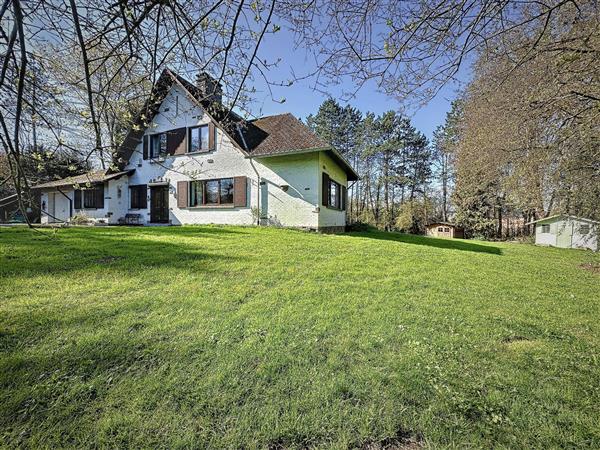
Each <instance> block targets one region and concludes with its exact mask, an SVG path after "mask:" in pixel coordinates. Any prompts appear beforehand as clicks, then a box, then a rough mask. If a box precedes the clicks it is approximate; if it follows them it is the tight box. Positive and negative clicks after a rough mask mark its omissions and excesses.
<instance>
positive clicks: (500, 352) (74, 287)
mask: <svg viewBox="0 0 600 450" xmlns="http://www.w3.org/2000/svg"><path fill="white" fill-rule="evenodd" d="M48 236H52V238H51V239H49V238H48ZM599 264H600V257H599V256H598V255H594V254H592V253H591V252H586V251H577V250H562V249H551V248H539V247H534V246H531V245H523V244H503V243H483V242H477V241H450V240H438V239H433V238H425V237H415V236H406V235H401V234H392V233H375V232H373V233H357V234H347V235H337V236H331V235H317V234H309V233H303V232H298V231H289V230H276V229H254V228H229V227H223V228H221V227H179V228H78V229H66V230H60V231H58V232H57V233H53V232H52V231H51V230H47V229H46V230H40V231H29V230H26V229H7V228H4V229H0V443H1V444H0V446H6V447H33V448H39V447H48V448H57V447H72V448H84V447H112V448H126V447H129V448H140V447H144V448H159V447H164V448H175V447H185V448H305V447H309V448H312V447H316V448H337V449H346V448H370V449H376V448H404V447H405V448H419V447H421V446H422V447H434V448H439V447H454V448H492V447H496V448H497V447H511V448H531V447H536V448H556V447H571V448H572V447H588V448H598V447H600V274H599V273H596V272H595V271H594V267H596V266H597V265H599ZM582 265H584V266H583V267H582Z"/></svg>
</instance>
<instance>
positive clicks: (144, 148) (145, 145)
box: [142, 135, 149, 159]
mask: <svg viewBox="0 0 600 450" xmlns="http://www.w3.org/2000/svg"><path fill="white" fill-rule="evenodd" d="M142 141H143V144H142V152H143V154H142V158H143V159H148V147H149V136H148V135H145V136H143V137H142Z"/></svg>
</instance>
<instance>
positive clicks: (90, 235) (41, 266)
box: [0, 227, 236, 279]
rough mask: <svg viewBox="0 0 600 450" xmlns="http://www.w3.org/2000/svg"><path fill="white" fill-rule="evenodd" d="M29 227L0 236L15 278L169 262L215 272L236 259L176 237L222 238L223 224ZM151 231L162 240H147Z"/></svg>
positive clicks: (6, 271)
mask: <svg viewBox="0 0 600 450" xmlns="http://www.w3.org/2000/svg"><path fill="white" fill-rule="evenodd" d="M25 233H31V232H30V231H29V230H25V229H24V230H20V231H19V232H12V233H5V234H3V235H2V236H0V237H1V238H2V239H0V241H1V243H2V246H3V247H4V251H3V252H0V275H1V276H2V277H4V278H5V279H8V278H10V277H11V276H12V277H22V276H34V275H43V274H49V273H52V274H55V273H65V272H71V271H83V270H87V269H96V270H101V271H107V270H127V271H129V272H131V271H134V272H135V271H143V270H145V269H151V268H160V267H167V268H172V269H174V270H179V271H182V270H191V269H194V270H203V271H210V270H211V266H212V265H213V263H214V262H216V261H219V260H222V259H235V257H232V256H231V255H228V256H225V255H221V254H217V253H215V252H206V251H204V248H203V247H200V246H198V245H194V244H189V243H187V244H186V243H180V242H177V241H176V240H175V239H170V238H173V237H186V238H189V237H199V238H200V237H202V238H211V239H218V238H219V237H220V235H221V234H222V233H224V234H226V235H229V234H230V233H236V231H233V230H226V229H219V228H202V229H194V228H189V229H186V228H180V227H179V228H177V229H175V227H169V228H168V229H167V228H166V227H165V228H156V229H140V228H133V227H131V228H125V227H122V228H121V227H118V228H117V227H114V228H113V227H111V228H73V229H69V230H68V231H66V230H64V231H63V230H61V231H60V232H58V233H57V234H56V235H55V236H54V237H50V238H48V237H43V236H38V235H35V234H30V236H28V237H27V238H24V234H25ZM148 236H152V237H153V238H157V239H147V237H148Z"/></svg>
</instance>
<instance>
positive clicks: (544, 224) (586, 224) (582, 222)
mask: <svg viewBox="0 0 600 450" xmlns="http://www.w3.org/2000/svg"><path fill="white" fill-rule="evenodd" d="M527 225H535V243H536V244H537V245H549V246H552V247H562V248H589V249H590V250H593V251H595V252H597V251H598V250H600V222H598V221H596V220H591V219H586V218H584V217H576V216H569V215H566V214H557V215H555V216H550V217H545V218H543V219H539V220H535V221H533V222H529V223H528V224H527Z"/></svg>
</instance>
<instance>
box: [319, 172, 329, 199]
mask: <svg viewBox="0 0 600 450" xmlns="http://www.w3.org/2000/svg"><path fill="white" fill-rule="evenodd" d="M322 189H323V191H322V196H321V197H322V202H321V203H323V206H329V175H328V174H326V173H325V172H323V187H322Z"/></svg>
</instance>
